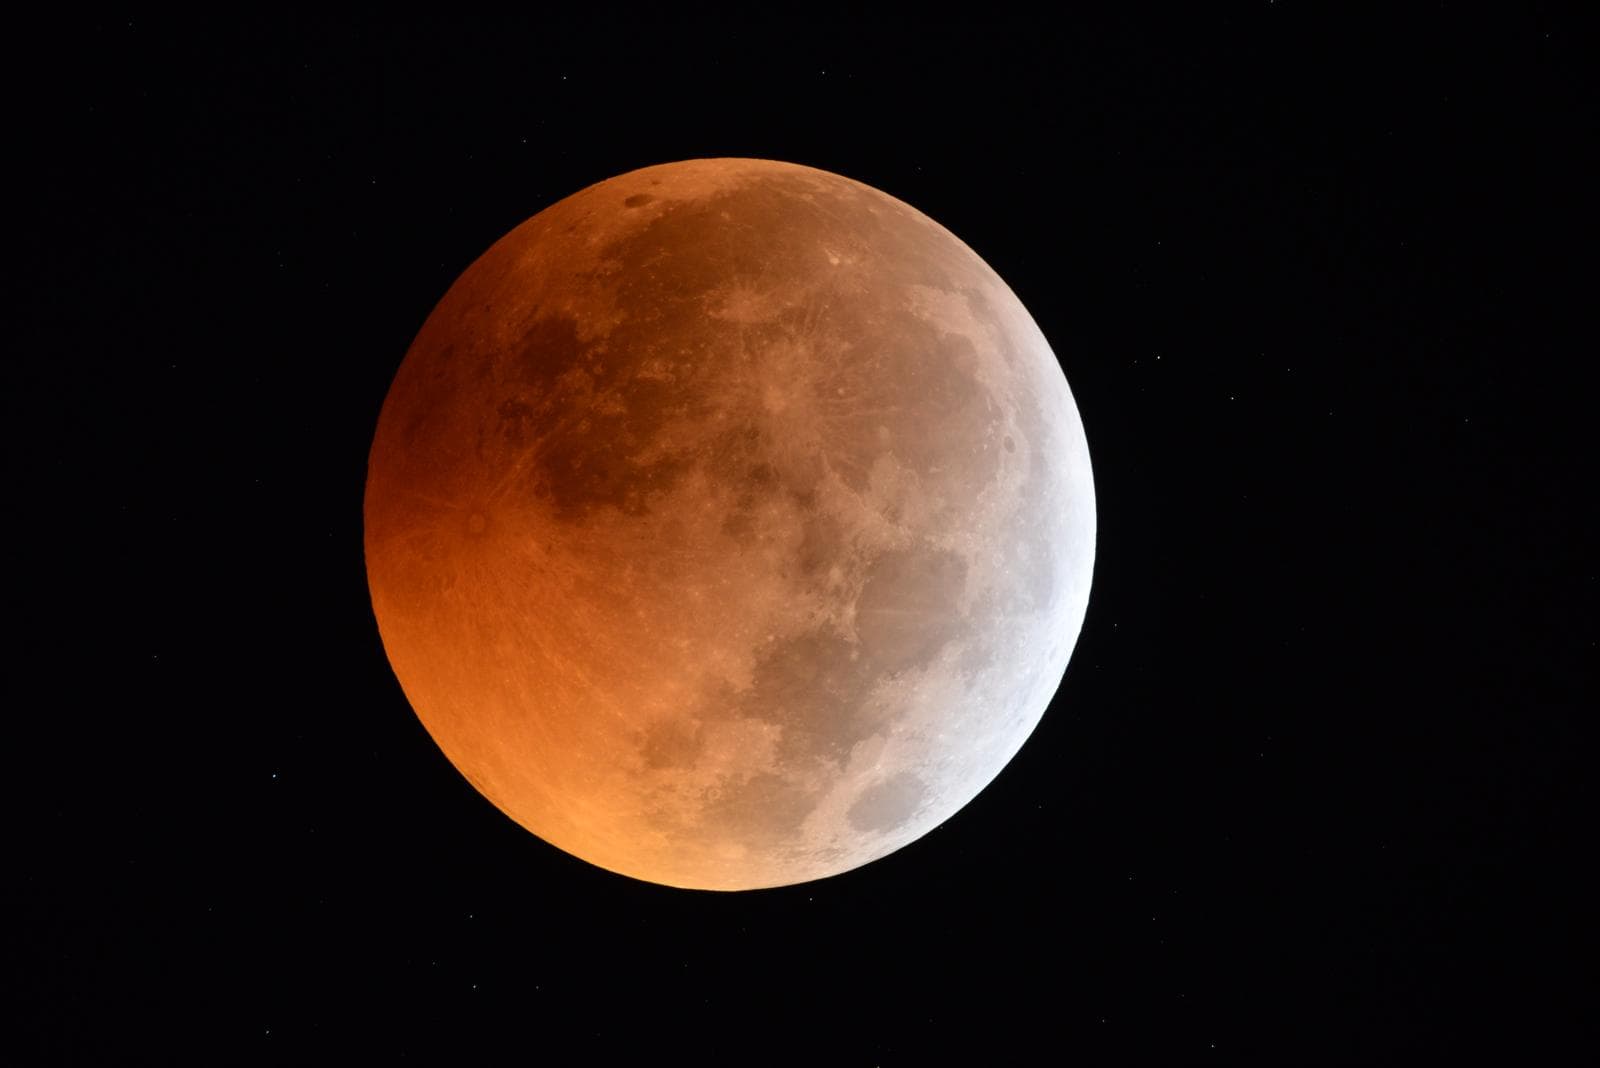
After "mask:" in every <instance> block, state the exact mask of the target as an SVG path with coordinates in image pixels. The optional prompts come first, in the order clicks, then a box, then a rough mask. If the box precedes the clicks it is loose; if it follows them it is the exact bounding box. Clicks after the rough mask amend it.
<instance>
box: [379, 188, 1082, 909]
mask: <svg viewBox="0 0 1600 1068" xmlns="http://www.w3.org/2000/svg"><path fill="white" fill-rule="evenodd" d="M365 507H366V555H367V574H368V580H369V582H370V584H371V589H372V604H373V609H374V611H375V612H376V614H377V620H378V625H379V628H380V630H381V632H382V635H383V642H384V647H385V648H386V650H387V651H388V654H389V659H390V661H391V663H392V664H393V666H394V670H395V674H396V675H397V676H398V677H399V679H400V683H401V685H402V686H403V687H404V689H405V692H406V696H407V697H408V698H409V699H410V701H411V703H412V706H413V707H414V708H415V709H416V711H417V714H418V716H420V717H421V719H422V721H423V723H424V724H425V725H426V726H427V729H428V731H429V732H430V733H431V734H432V736H433V738H434V739H435V741H437V742H438V744H439V746H440V748H441V749H443V750H444V752H445V754H446V755H447V756H448V757H449V759H450V760H451V762H453V763H454V764H455V766H456V767H457V768H459V769H460V770H461V772H462V773H463V774H464V775H466V776H467V778H468V779H470V780H471V781H472V783H473V784H474V785H475V786H476V787H477V788H478V789H479V790H480V791H482V792H483V794H484V795H485V796H487V797H488V798H489V799H490V800H491V801H493V802H494V803H495V804H496V805H497V806H499V807H500V808H501V809H502V810H503V811H504V812H505V813H506V814H507V815H509V816H511V818H512V819H514V820H516V821H517V822H518V823H520V824H522V825H523V826H524V827H526V828H527V829H528V830H530V831H532V832H533V833H535V834H537V835H538V836H540V837H541V838H543V839H545V840H546V841H548V842H551V843H553V844H554V845H556V846H558V847H560V848H561V849H564V850H566V851H568V852H569V853H572V854H575V855H576V856H579V857H582V858H583V859H585V860H588V861H590V862H592V863H594V864H598V865H600V866H602V867H605V868H609V869H611V870H613V871H617V872H622V873H624V874H627V875H630V876H634V877H636V878H640V879H646V880H651V881H655V882H661V883H668V884H672V885H675V886H687V887H704V888H715V889H741V888H749V887H761V886H776V885H782V884H787V883H795V882H802V881H805V880H809V879H816V878H821V877H823V876H827V875H832V874H835V873H837V872H840V871H844V870H847V869H850V868H853V867H856V866H858V865H860V864H864V863H866V862H868V861H870V860H873V859H875V858H877V857H881V856H883V855H884V854H886V853H889V852H891V851H893V850H895V849H898V848H900V847H901V846H903V845H905V844H907V843H908V842H911V841H913V840H914V839H916V838H918V837H919V836H921V835H922V834H924V833H926V832H927V831H929V830H930V829H932V828H933V827H935V826H936V825H938V824H939V823H940V822H942V821H943V820H945V819H947V818H948V817H950V816H951V815H952V814H953V813H955V812H956V811H957V810H958V809H959V808H961V806H962V805H964V804H966V802H967V801H969V800H970V799H971V798H972V797H973V796H974V795H975V794H976V793H977V792H978V791H979V790H981V789H982V788H983V787H984V786H985V785H986V784H987V783H988V782H989V781H990V780H991V779H992V778H993V777H994V776H995V775H996V774H997V773H998V772H999V771H1000V769H1001V768H1002V767H1004V766H1005V764H1006V762H1007V761H1008V760H1009V759H1010V758H1011V757H1012V755H1013V754H1014V753H1015V752H1016V751H1017V749H1018V748H1019V747H1020V746H1021V745H1022V743H1023V741H1024V740H1025V739H1026V738H1027V736H1028V734H1029V733H1030V732H1031V731H1032V730H1033V727H1034V725H1035V724H1036V723H1037V722H1038V720H1039V717H1040V715H1041V714H1042V713H1043V711H1044V708H1045V705H1046V704H1047V703H1048V701H1049V699H1050V697H1051V695H1052V694H1053V693H1054V691H1055V689H1056V686H1057V684H1058V683H1059V682H1060V679H1061V675H1062V672H1063V671H1064V669H1065V667H1066V663H1067V658H1068V655H1069V654H1070V652H1071V649H1072V645H1073V643H1074V641H1075V640H1076V637H1077V633H1078V629H1079V626H1080V625H1081V623H1082V620H1083V614H1084V609H1085V605H1086V603H1087V599H1088V593H1089V577H1090V570H1091V566H1092V562H1093V556H1094V530H1095V524H1094V490H1093V486H1092V483H1091V478H1090V470H1089V456H1088V449H1087V446H1086V444H1085V441H1084V436H1083V428H1082V424H1081V423H1080V422H1079V419H1078V413H1077V409H1076V408H1075V406H1074V404H1073V401H1072V396H1071V394H1070V393H1069V392H1068V389H1067V383H1066V381H1065V379H1064V378H1063V377H1062V374H1061V370H1060V368H1059V366H1058V365H1057V363H1056V360H1055V358H1054V357H1053V356H1052V354H1051V352H1050V349H1049V346H1048V345H1047V343H1046V342H1045V339H1044V337H1043V336H1042V335H1041V334H1040V332H1039V330H1038V329H1037V327H1036V326H1035V325H1034V323H1033V320H1032V319H1031V318H1030V317H1029V316H1028V313H1027V312H1026V310H1025V309H1024V308H1023V307H1022V305H1021V304H1020V303H1019V302H1018V300H1017V298H1016V297H1015V296H1014V295H1013V294H1012V293H1011V291H1010V290H1009V289H1007V288H1006V286H1005V284H1004V283H1003V282H1001V280H1000V279H999V277H997V276H996V275H995V273H994V272H993V271H991V270H990V269H989V268H988V266H987V265H985V264H984V263H983V261H982V260H980V259H979V258H978V257H977V256H976V255H975V254H974V253H973V252H972V251H971V250H970V249H968V248H967V247H966V246H965V245H963V244H962V243H961V242H960V241H958V240H957V239H956V238H955V237H953V236H952V235H951V234H950V233H949V232H947V231H946V230H944V229H943V228H941V227H940V226H939V225H938V224H936V223H934V222H933V221H932V220H930V219H928V218H927V217H926V216H923V215H921V214H919V213H918V212H916V211H915V210H913V209H912V208H910V207H908V206H906V205H905V204H902V203H900V202H899V201H897V200H895V199H893V198H891V197H889V196H886V195H885V194H883V193H880V192H878V191H876V190H873V189H871V188H869V187H867V186H864V185H861V184H859V183H857V182H854V181H851V180H849V179H846V178H841V177H838V176H836V175H832V174H827V173H825V172H822V171H817V170H812V169H809V168H805V167H798V166H793V165H790V164H784V163H774V162H767V161H758V160H737V159H720V160H696V161H692V162H687V163H677V164H670V165H666V166H661V167H651V168H647V169H645V170H641V171H635V172H633V173H631V174H626V175H623V176H621V177H619V178H614V179H612V180H610V181H607V182H602V183H600V184H599V185H596V186H592V187H590V188H589V189H585V190H583V191H582V192H580V193H577V194H575V195H573V196H571V197H568V198H567V199H565V200H563V201H561V202H560V203H558V204H556V205H554V206H553V207H550V208H548V209H546V210H545V211H543V212H540V213H539V214H538V215H536V216H535V217H533V218H532V219H530V220H528V221H527V222H525V223H523V224H522V225H521V226H519V227H517V229H515V230H514V231H512V232H511V233H510V234H508V235H507V236H506V237H505V238H503V239H502V240H500V241H499V242H498V243H496V244H495V245H494V247H493V248H491V249H490V250H489V251H488V252H486V253H485V254H484V255H483V257H482V258H481V259H479V260H478V261H477V262H476V263H474V264H473V265H472V266H471V267H470V268H468V269H467V271H466V273H464V274H463V275H462V276H461V278H460V279H459V280H458V281H457V282H456V284H455V285H454V286H453V287H451V289H450V291H449V293H447V294H446V295H445V297H444V299H443V300H442V301H441V302H440V303H439V306H438V307H437V308H436V309H435V310H434V312H433V314H432V315H431V316H430V317H429V318H428V321H427V323H426V324H425V325H424V326H423V328H422V331H421V332H420V333H419V334H418V335H417V339H416V341H415V343H414V344H413V345H412V347H411V351H410V352H409V353H408V354H407V356H406V359H405V362H404V363H403V364H402V366H401V368H400V371H399V373H398V374H397V375H396V377H395V380H394V384H393V386H392V388H391V389H390V391H389V395H388V399H387V400H386V401H385V403H384V406H383V413H382V416H381V418H380V419H379V422H378V429H377V435H376V437H375V439H374V441H373V444H372V455H371V464H370V469H369V471H368V478H367V490H366V505H365Z"/></svg>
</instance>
